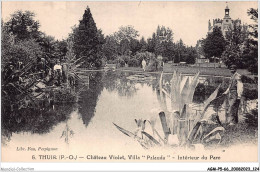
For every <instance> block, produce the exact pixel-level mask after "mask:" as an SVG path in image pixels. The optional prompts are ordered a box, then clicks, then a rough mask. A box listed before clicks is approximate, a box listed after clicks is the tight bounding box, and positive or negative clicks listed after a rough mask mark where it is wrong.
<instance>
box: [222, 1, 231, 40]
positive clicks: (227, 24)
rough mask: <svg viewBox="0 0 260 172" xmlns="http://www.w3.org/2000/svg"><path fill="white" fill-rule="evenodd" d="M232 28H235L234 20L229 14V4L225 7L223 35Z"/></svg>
mask: <svg viewBox="0 0 260 172" xmlns="http://www.w3.org/2000/svg"><path fill="white" fill-rule="evenodd" d="M232 28H233V22H232V19H231V17H230V16H229V8H228V5H227V6H226V8H225V16H224V18H223V22H222V27H221V30H222V33H223V36H224V37H225V36H226V33H227V31H228V30H229V29H232Z"/></svg>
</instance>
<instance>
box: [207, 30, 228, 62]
mask: <svg viewBox="0 0 260 172" xmlns="http://www.w3.org/2000/svg"><path fill="white" fill-rule="evenodd" d="M225 45H226V41H225V38H224V37H223V35H222V32H221V30H220V28H219V27H214V28H213V32H212V33H209V34H208V35H207V37H206V39H204V40H203V51H204V53H205V56H206V58H209V59H210V60H211V61H213V60H214V58H213V57H218V58H219V57H220V56H221V54H222V53H223V51H224V50H225Z"/></svg>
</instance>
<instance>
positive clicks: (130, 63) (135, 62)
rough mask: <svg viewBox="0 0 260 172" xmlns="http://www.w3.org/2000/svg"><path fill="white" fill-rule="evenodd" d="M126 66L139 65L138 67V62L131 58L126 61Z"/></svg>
mask: <svg viewBox="0 0 260 172" xmlns="http://www.w3.org/2000/svg"><path fill="white" fill-rule="evenodd" d="M128 66H129V67H139V66H140V65H139V62H138V60H137V59H135V58H132V59H130V60H129V61H128Z"/></svg>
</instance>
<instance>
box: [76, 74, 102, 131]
mask: <svg viewBox="0 0 260 172" xmlns="http://www.w3.org/2000/svg"><path fill="white" fill-rule="evenodd" d="M87 75H89V88H88V89H85V90H83V91H81V93H80V97H79V114H80V115H81V118H82V120H83V123H84V124H85V125H86V126H88V124H89V122H90V120H91V118H92V117H93V116H94V114H95V110H96V105H97V101H98V96H99V95H100V93H101V91H102V90H103V83H102V78H103V76H102V73H101V72H91V73H88V74H87Z"/></svg>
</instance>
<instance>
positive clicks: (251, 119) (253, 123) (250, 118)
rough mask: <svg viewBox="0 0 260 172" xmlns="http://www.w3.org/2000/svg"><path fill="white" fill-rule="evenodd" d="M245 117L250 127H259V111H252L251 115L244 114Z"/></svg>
mask: <svg viewBox="0 0 260 172" xmlns="http://www.w3.org/2000/svg"><path fill="white" fill-rule="evenodd" d="M244 117H245V122H246V123H247V124H248V126H249V127H253V128H257V127H258V109H253V110H251V113H246V114H244Z"/></svg>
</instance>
